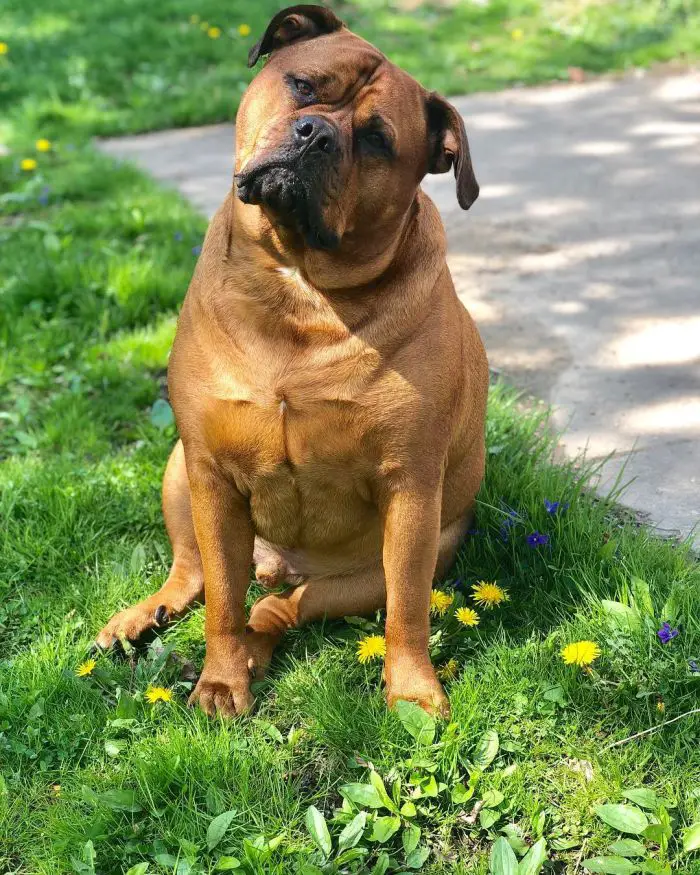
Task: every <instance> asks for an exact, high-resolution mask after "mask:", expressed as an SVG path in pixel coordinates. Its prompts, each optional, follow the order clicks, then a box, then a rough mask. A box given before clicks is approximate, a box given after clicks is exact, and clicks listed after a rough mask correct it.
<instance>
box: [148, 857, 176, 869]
mask: <svg viewBox="0 0 700 875" xmlns="http://www.w3.org/2000/svg"><path fill="white" fill-rule="evenodd" d="M153 859H154V860H155V861H156V863H158V865H159V866H163V867H164V868H165V869H173V868H174V867H175V866H177V857H173V855H172V854H156V855H155V857H154V858H153Z"/></svg>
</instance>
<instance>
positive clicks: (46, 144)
mask: <svg viewBox="0 0 700 875" xmlns="http://www.w3.org/2000/svg"><path fill="white" fill-rule="evenodd" d="M34 146H35V148H36V150H37V152H50V151H51V140H46V139H45V138H44V137H42V138H41V139H40V140H37V141H36V143H34Z"/></svg>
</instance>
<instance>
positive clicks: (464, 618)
mask: <svg viewBox="0 0 700 875" xmlns="http://www.w3.org/2000/svg"><path fill="white" fill-rule="evenodd" d="M455 617H457V619H458V620H459V622H460V623H461V624H462V625H463V626H478V625H479V615H478V614H477V612H476V611H474V610H472V609H471V608H457V610H456V611H455Z"/></svg>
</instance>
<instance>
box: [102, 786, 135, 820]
mask: <svg viewBox="0 0 700 875" xmlns="http://www.w3.org/2000/svg"><path fill="white" fill-rule="evenodd" d="M97 798H98V799H99V801H100V802H101V803H102V804H103V805H106V806H107V808H111V809H112V810H113V811H129V812H131V813H132V814H135V813H136V812H137V811H141V810H142V807H141V805H139V803H138V802H137V801H136V791H135V790H107V791H106V792H104V793H99V794H98V796H97Z"/></svg>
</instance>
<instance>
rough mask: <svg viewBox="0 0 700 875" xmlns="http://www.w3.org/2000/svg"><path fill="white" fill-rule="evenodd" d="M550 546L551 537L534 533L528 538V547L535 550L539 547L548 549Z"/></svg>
mask: <svg viewBox="0 0 700 875" xmlns="http://www.w3.org/2000/svg"><path fill="white" fill-rule="evenodd" d="M547 544H549V535H543V534H542V532H532V534H531V535H528V536H527V545H528V547H531V548H532V549H533V550H536V549H537V548H538V547H546V546H547Z"/></svg>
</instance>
